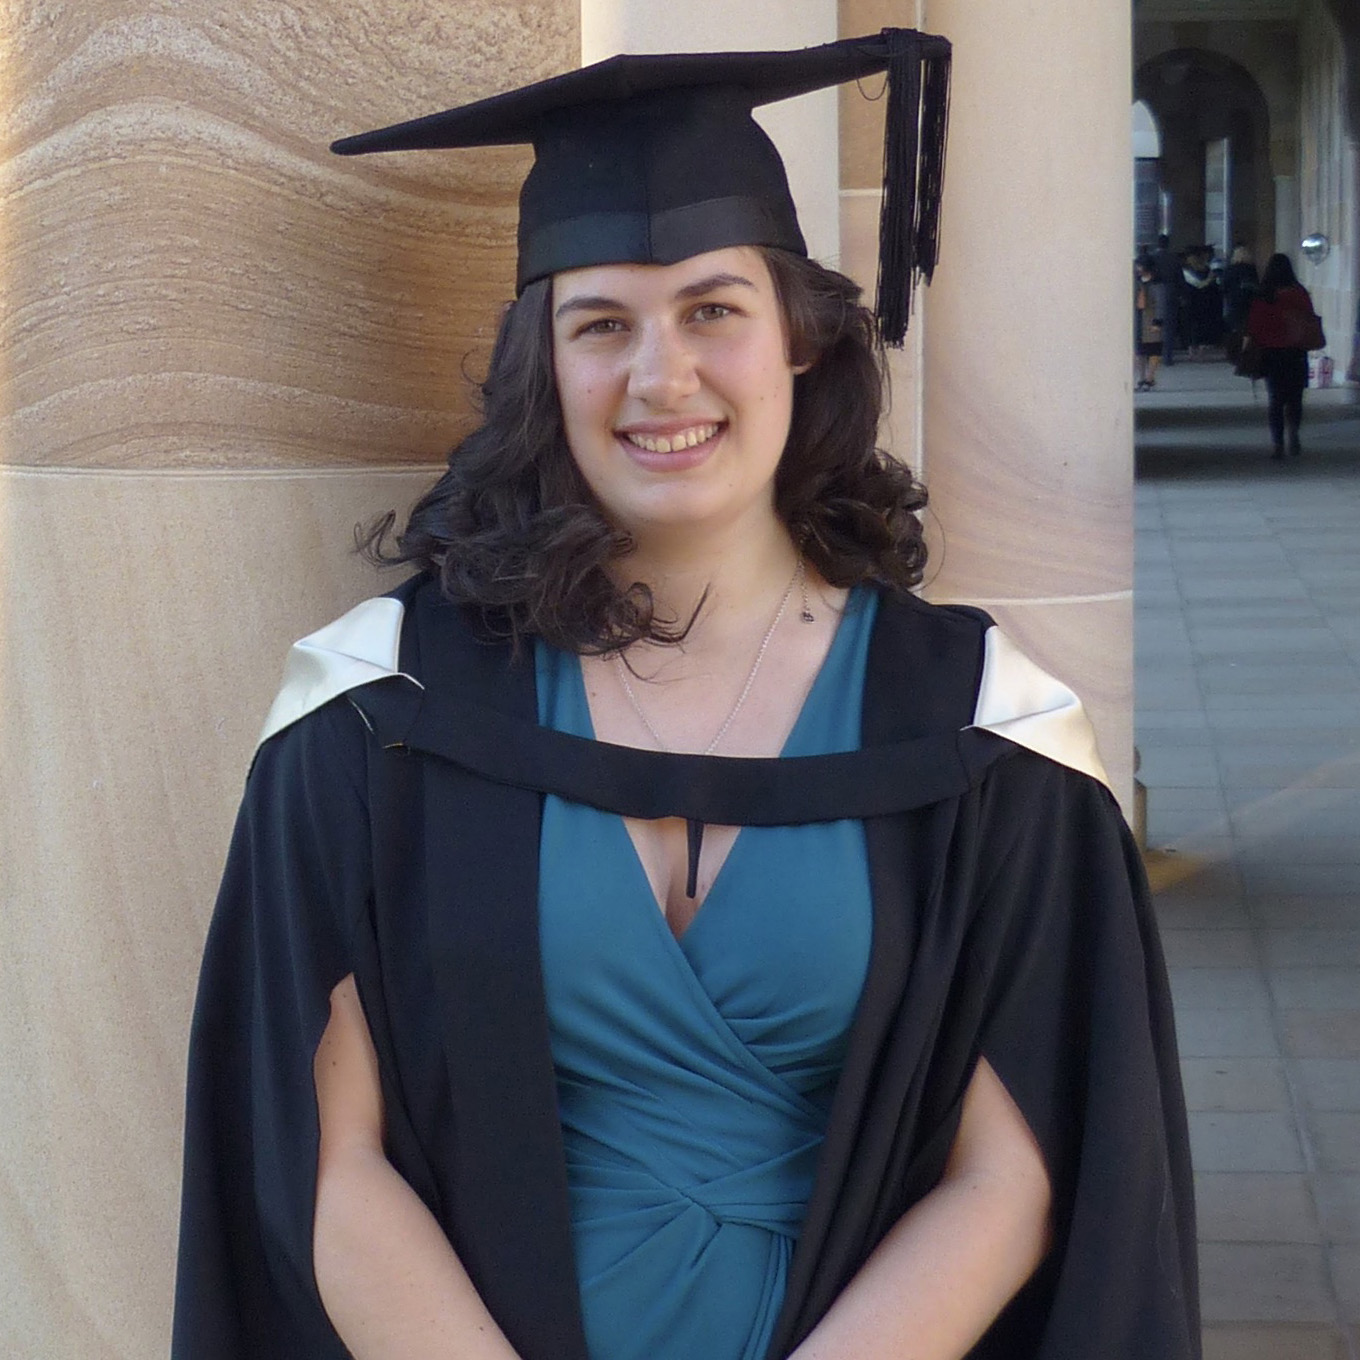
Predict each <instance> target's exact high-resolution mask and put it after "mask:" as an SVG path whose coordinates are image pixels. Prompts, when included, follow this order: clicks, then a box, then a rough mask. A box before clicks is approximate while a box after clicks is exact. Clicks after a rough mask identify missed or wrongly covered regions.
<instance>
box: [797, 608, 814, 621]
mask: <svg viewBox="0 0 1360 1360" xmlns="http://www.w3.org/2000/svg"><path fill="white" fill-rule="evenodd" d="M798 619H799V622H801V623H816V622H817V616H816V614H814V613H813V612H812V610H810V609H809V608H808V607H807V605H806V604H805V605H804V606H803V607H802V608H801V609H800V610H799V611H798Z"/></svg>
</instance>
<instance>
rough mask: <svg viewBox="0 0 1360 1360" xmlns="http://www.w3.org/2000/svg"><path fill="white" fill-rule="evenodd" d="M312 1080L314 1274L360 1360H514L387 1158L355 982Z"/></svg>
mask: <svg viewBox="0 0 1360 1360" xmlns="http://www.w3.org/2000/svg"><path fill="white" fill-rule="evenodd" d="M314 1075H315V1080H316V1099H317V1110H318V1114H319V1117H320V1122H321V1149H320V1154H319V1156H318V1161H317V1186H316V1215H315V1219H314V1221H313V1239H312V1244H313V1264H314V1268H315V1272H316V1282H317V1288H318V1289H319V1291H320V1294H321V1301H322V1303H323V1304H324V1305H325V1308H326V1313H327V1315H328V1316H329V1317H330V1319H331V1323H332V1324H333V1326H334V1327H335V1329H336V1331H337V1332H338V1333H339V1335H340V1338H341V1340H343V1341H344V1343H345V1345H346V1346H348V1347H349V1349H350V1351H351V1352H352V1354H353V1355H354V1357H355V1360H427V1357H428V1358H429V1360H435V1357H438V1358H439V1360H448V1357H450V1356H457V1357H458V1360H516V1357H515V1352H514V1351H513V1350H512V1349H511V1346H510V1343H509V1342H508V1341H507V1340H506V1339H505V1336H504V1334H503V1333H502V1332H501V1329H500V1328H499V1327H498V1326H497V1325H496V1322H495V1320H494V1319H493V1318H492V1316H491V1314H490V1313H489V1312H487V1309H486V1306H485V1305H484V1304H483V1303H482V1301H481V1299H480V1298H479V1297H478V1295H477V1291H476V1289H475V1288H474V1287H473V1285H472V1281H471V1280H469V1278H468V1275H467V1272H466V1271H465V1270H464V1269H463V1267H462V1264H461V1263H460V1262H459V1260H458V1258H457V1256H456V1255H455V1254H454V1251H453V1248H452V1247H451V1246H450V1245H449V1242H448V1239H447V1238H446V1237H445V1236H444V1233H443V1231H442V1230H441V1229H440V1227H439V1225H438V1224H437V1223H436V1222H435V1220H434V1218H433V1217H432V1216H431V1214H430V1212H429V1210H428V1209H426V1207H425V1205H424V1204H423V1203H422V1202H421V1200H420V1199H419V1198H418V1197H417V1195H416V1194H415V1192H414V1191H413V1190H412V1189H411V1187H410V1186H409V1185H407V1183H406V1182H405V1181H404V1180H403V1179H402V1178H401V1176H400V1175H398V1173H397V1172H396V1170H395V1169H394V1168H393V1167H392V1165H391V1163H390V1162H389V1161H388V1160H387V1157H386V1155H385V1154H384V1151H383V1141H382V1140H383V1108H382V1094H381V1087H380V1085H379V1079H378V1058H377V1054H376V1053H375V1052H374V1049H373V1041H372V1038H371V1037H370V1035H369V1031H368V1024H367V1022H366V1021H365V1019H364V1013H363V1009H362V1008H361V1006H360V1004H359V995H358V991H357V989H356V987H355V985H354V978H353V975H351V976H349V977H347V978H345V979H344V980H343V981H342V982H340V983H339V984H338V985H337V986H336V988H335V990H334V991H333V992H332V993H331V1014H330V1021H329V1023H328V1024H327V1026H326V1029H325V1032H324V1033H323V1034H322V1036H321V1043H320V1045H319V1046H318V1048H317V1051H316V1058H315V1062H314Z"/></svg>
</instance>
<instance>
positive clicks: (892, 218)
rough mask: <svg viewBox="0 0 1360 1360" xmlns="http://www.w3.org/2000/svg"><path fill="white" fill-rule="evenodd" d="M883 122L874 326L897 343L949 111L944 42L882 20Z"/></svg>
mask: <svg viewBox="0 0 1360 1360" xmlns="http://www.w3.org/2000/svg"><path fill="white" fill-rule="evenodd" d="M882 36H883V38H884V39H885V40H886V42H887V45H888V108H887V127H886V129H885V135H884V139H883V207H882V211H881V213H880V216H879V223H878V299H877V312H878V333H879V335H880V336H881V337H882V339H883V342H884V343H885V344H888V345H894V346H900V345H901V343H902V341H903V339H904V338H905V336H906V333H907V325H908V323H909V322H910V320H911V305H912V294H913V292H914V291H915V288H916V284H917V282H918V281H919V279H921V278H922V277H924V278H925V279H926V280H927V281H929V279H930V277H931V275H932V273H933V272H934V269H935V261H936V258H937V256H938V254H939V233H940V195H941V191H942V188H943V184H944V146H945V127H946V124H947V123H948V116H949V65H950V46H949V43H948V42H947V41H946V40H945V39H944V38H937V37H933V36H929V35H926V34H922V33H917V32H915V31H914V30H912V29H900V28H885V29H884V30H883V35H882Z"/></svg>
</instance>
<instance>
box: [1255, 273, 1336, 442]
mask: <svg viewBox="0 0 1360 1360" xmlns="http://www.w3.org/2000/svg"><path fill="white" fill-rule="evenodd" d="M1247 334H1248V336H1250V337H1251V339H1253V340H1254V341H1255V342H1256V343H1257V344H1258V345H1259V346H1260V347H1261V353H1262V360H1263V368H1264V376H1265V380H1266V393H1267V395H1268V397H1269V399H1270V405H1269V409H1268V411H1267V420H1268V422H1269V425H1270V442H1271V448H1272V452H1271V455H1270V456H1271V457H1272V458H1283V457H1284V456H1285V455H1286V454H1288V455H1290V456H1291V457H1294V458H1297V457H1298V456H1299V455H1300V454H1301V453H1302V452H1303V447H1302V445H1301V444H1300V443H1299V426H1300V425H1302V423H1303V390H1304V388H1306V387H1307V386H1308V351H1309V350H1313V349H1321V348H1322V347H1323V346H1324V345H1325V344H1326V343H1327V339H1326V336H1325V335H1324V334H1323V332H1322V322H1321V321H1320V320H1319V318H1318V315H1317V313H1316V312H1314V310H1313V299H1312V297H1311V296H1309V293H1308V290H1307V289H1306V288H1305V287H1304V286H1303V285H1302V284H1301V283H1300V282H1299V281H1298V279H1297V278H1296V277H1295V274H1294V266H1293V265H1292V264H1291V263H1290V262H1289V256H1288V255H1282V254H1276V255H1272V256H1271V257H1270V259H1269V260H1268V261H1267V262H1266V269H1265V273H1264V274H1263V275H1262V276H1261V292H1260V296H1259V297H1257V298H1255V299H1253V301H1252V304H1251V309H1250V311H1249V312H1248V313H1247Z"/></svg>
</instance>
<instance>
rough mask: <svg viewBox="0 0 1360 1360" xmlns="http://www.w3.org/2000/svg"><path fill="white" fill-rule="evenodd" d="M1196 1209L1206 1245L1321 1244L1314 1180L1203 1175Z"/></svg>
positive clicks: (1199, 1179)
mask: <svg viewBox="0 0 1360 1360" xmlns="http://www.w3.org/2000/svg"><path fill="white" fill-rule="evenodd" d="M1195 1208H1196V1212H1197V1214H1198V1216H1199V1235H1200V1240H1201V1241H1204V1242H1314V1243H1316V1242H1320V1241H1321V1240H1322V1235H1321V1233H1320V1232H1319V1229H1318V1216H1317V1213H1316V1212H1315V1210H1314V1208H1313V1196H1312V1194H1311V1192H1310V1190H1309V1186H1308V1178H1307V1177H1306V1176H1303V1175H1301V1174H1297V1173H1296V1174H1293V1175H1279V1174H1275V1175H1271V1174H1264V1173H1258V1172H1201V1173H1199V1174H1198V1175H1196V1177H1195Z"/></svg>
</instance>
